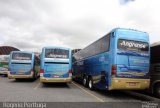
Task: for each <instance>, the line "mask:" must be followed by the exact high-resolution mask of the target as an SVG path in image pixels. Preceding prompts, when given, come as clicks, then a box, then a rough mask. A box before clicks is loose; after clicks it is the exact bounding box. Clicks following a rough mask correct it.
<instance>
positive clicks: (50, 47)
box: [43, 46, 71, 50]
mask: <svg viewBox="0 0 160 108" xmlns="http://www.w3.org/2000/svg"><path fill="white" fill-rule="evenodd" d="M54 48H59V49H67V50H71V48H67V47H59V46H47V47H43V49H54Z"/></svg>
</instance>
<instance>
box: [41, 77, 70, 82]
mask: <svg viewBox="0 0 160 108" xmlns="http://www.w3.org/2000/svg"><path fill="white" fill-rule="evenodd" d="M71 81H72V79H71V77H68V78H45V77H40V82H44V83H65V82H66V83H70V82H71Z"/></svg>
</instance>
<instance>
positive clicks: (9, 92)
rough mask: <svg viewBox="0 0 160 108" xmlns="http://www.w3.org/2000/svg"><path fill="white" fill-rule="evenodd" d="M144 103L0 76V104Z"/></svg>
mask: <svg viewBox="0 0 160 108" xmlns="http://www.w3.org/2000/svg"><path fill="white" fill-rule="evenodd" d="M140 101H146V100H144V99H140V98H138V97H134V96H131V95H127V94H125V93H123V92H121V91H111V92H107V91H98V90H97V91H91V90H89V89H88V88H85V87H83V86H82V85H81V84H78V83H76V82H72V83H70V84H47V85H43V84H41V83H40V82H39V79H37V80H35V81H32V80H21V81H16V80H14V79H8V78H6V77H2V76H0V102H140Z"/></svg>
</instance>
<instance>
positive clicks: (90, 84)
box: [89, 80, 92, 88]
mask: <svg viewBox="0 0 160 108" xmlns="http://www.w3.org/2000/svg"><path fill="white" fill-rule="evenodd" d="M89 88H92V81H91V80H89Z"/></svg>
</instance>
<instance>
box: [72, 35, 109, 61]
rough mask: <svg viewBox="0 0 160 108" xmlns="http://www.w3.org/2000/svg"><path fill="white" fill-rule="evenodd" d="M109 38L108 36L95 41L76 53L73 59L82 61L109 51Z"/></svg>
mask: <svg viewBox="0 0 160 108" xmlns="http://www.w3.org/2000/svg"><path fill="white" fill-rule="evenodd" d="M109 44H110V36H109V34H108V35H106V36H104V37H102V38H100V39H99V40H97V41H95V42H94V43H92V44H91V45H89V46H88V47H86V48H84V49H82V50H80V51H79V52H77V53H76V54H75V55H74V57H75V59H83V58H86V57H90V56H94V55H96V54H100V53H104V52H107V51H109Z"/></svg>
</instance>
